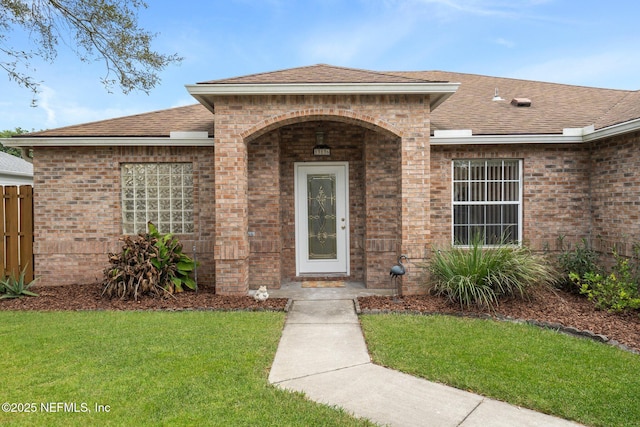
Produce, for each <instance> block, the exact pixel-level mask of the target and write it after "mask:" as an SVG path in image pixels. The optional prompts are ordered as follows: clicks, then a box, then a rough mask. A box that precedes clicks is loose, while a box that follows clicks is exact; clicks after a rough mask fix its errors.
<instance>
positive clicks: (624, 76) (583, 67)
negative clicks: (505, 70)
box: [509, 50, 640, 90]
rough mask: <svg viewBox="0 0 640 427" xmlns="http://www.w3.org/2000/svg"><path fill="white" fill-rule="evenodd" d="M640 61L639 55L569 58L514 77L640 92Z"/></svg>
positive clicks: (532, 67) (623, 53)
mask: <svg viewBox="0 0 640 427" xmlns="http://www.w3.org/2000/svg"><path fill="white" fill-rule="evenodd" d="M638 68H640V57H638V55H637V52H635V51H623V50H618V51H607V52H601V53H594V54H593V55H589V56H567V57H562V58H555V59H551V60H548V61H544V62H539V63H532V64H529V65H527V66H526V67H521V68H519V69H517V70H515V71H513V72H512V73H510V74H509V75H510V77H515V78H521V79H528V80H539V81H551V82H557V83H568V84H578V85H585V86H596V87H608V88H613V89H631V90H637V89H640V77H638V74H637V71H636V70H638Z"/></svg>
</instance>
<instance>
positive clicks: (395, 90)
mask: <svg viewBox="0 0 640 427" xmlns="http://www.w3.org/2000/svg"><path fill="white" fill-rule="evenodd" d="M185 87H186V88H187V91H189V93H190V94H191V96H193V97H194V98H196V99H197V100H198V102H200V103H201V104H202V105H204V106H205V107H207V108H209V109H210V110H212V111H213V105H212V104H211V102H210V101H209V100H207V98H208V97H210V96H243V95H406V94H414V95H430V96H431V102H430V106H431V109H432V110H434V109H435V108H436V107H437V106H438V105H440V104H442V103H443V102H444V101H445V100H446V99H447V98H449V97H450V96H451V95H453V94H454V93H456V91H457V90H458V88H459V87H460V83H271V84H246V83H245V84H242V83H200V84H194V85H185Z"/></svg>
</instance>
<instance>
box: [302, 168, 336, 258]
mask: <svg viewBox="0 0 640 427" xmlns="http://www.w3.org/2000/svg"><path fill="white" fill-rule="evenodd" d="M307 220H308V222H309V225H308V227H309V228H308V230H309V248H308V251H309V259H336V258H337V256H338V253H337V241H336V237H337V236H336V230H337V216H336V175H335V174H317V175H316V174H308V175H307Z"/></svg>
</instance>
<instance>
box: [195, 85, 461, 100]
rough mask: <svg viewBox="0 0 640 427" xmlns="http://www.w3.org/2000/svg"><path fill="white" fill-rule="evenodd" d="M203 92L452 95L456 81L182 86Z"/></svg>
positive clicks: (196, 93) (207, 93)
mask: <svg viewBox="0 0 640 427" xmlns="http://www.w3.org/2000/svg"><path fill="white" fill-rule="evenodd" d="M185 87H186V88H187V90H188V91H189V93H190V94H191V95H192V96H194V97H197V96H204V95H322V94H328V95H336V94H349V95H352V94H368V95H375V94H425V95H426V94H454V93H455V92H456V91H457V90H458V87H460V83H272V84H240V83H237V84H234V83H201V84H195V85H186V86H185Z"/></svg>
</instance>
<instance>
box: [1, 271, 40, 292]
mask: <svg viewBox="0 0 640 427" xmlns="http://www.w3.org/2000/svg"><path fill="white" fill-rule="evenodd" d="M26 273H27V268H26V267H25V268H24V269H23V270H22V272H20V275H19V276H18V278H16V277H15V275H13V274H12V275H11V276H9V277H6V278H4V279H2V281H0V294H2V295H0V299H7V298H22V297H23V296H29V297H37V296H38V294H36V293H35V292H31V291H30V290H29V288H30V287H31V286H33V285H34V283H35V282H36V280H37V279H34V280H32V281H31V282H29V283H25V280H24V277H25V275H26Z"/></svg>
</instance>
